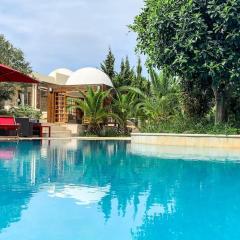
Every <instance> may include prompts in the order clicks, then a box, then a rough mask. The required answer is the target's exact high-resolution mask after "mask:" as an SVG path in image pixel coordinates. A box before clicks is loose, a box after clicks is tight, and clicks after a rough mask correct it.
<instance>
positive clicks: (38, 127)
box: [33, 124, 51, 138]
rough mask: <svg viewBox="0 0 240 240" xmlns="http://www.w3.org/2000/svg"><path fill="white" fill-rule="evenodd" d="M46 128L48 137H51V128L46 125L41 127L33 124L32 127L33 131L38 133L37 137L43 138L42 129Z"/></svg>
mask: <svg viewBox="0 0 240 240" xmlns="http://www.w3.org/2000/svg"><path fill="white" fill-rule="evenodd" d="M44 128H47V129H48V137H49V138H50V137H51V126H47V125H41V124H34V125H33V130H37V131H38V132H39V137H40V138H42V137H43V129H44Z"/></svg>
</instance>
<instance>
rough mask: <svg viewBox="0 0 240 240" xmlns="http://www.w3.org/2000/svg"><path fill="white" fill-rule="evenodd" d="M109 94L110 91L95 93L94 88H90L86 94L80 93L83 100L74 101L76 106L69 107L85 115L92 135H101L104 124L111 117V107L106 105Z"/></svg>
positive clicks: (97, 91)
mask: <svg viewBox="0 0 240 240" xmlns="http://www.w3.org/2000/svg"><path fill="white" fill-rule="evenodd" d="M109 93H110V92H109V91H102V90H96V91H94V90H93V89H92V88H88V89H87V92H86V93H84V92H82V91H80V94H81V97H82V98H81V99H74V102H75V104H74V105H70V106H68V107H69V108H75V109H80V110H81V111H82V112H83V113H84V118H85V119H87V123H88V131H89V132H90V133H93V134H96V135H99V134H100V131H101V129H102V126H103V124H104V122H105V121H106V120H107V118H108V117H109V115H111V114H110V113H109V110H110V109H109V106H106V105H105V103H106V101H107V98H108V97H109Z"/></svg>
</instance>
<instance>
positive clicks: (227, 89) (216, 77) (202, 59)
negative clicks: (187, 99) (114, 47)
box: [131, 0, 240, 123]
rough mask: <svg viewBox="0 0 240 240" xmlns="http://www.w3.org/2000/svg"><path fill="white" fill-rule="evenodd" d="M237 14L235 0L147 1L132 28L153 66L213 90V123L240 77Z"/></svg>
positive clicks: (219, 118)
mask: <svg viewBox="0 0 240 240" xmlns="http://www.w3.org/2000/svg"><path fill="white" fill-rule="evenodd" d="M239 14H240V2H239V0H221V1H220V0H210V1H204V0H200V1H199V0H179V1H174V0H146V1H145V7H144V8H143V10H142V12H141V13H140V14H139V15H138V16H137V17H136V18H135V22H134V24H133V25H132V26H131V28H132V29H133V31H135V32H136V33H137V35H138V49H139V50H140V51H141V52H142V53H143V54H146V55H147V56H148V58H149V62H150V63H151V64H153V65H154V66H156V67H158V68H162V67H168V68H169V69H170V71H171V72H172V74H174V75H177V76H179V77H180V79H181V81H182V83H183V84H184V83H185V82H189V81H193V82H197V83H198V84H195V85H196V86H199V85H200V86H201V85H204V86H208V87H209V88H211V89H212V93H213V95H214V100H215V106H216V114H215V122H216V123H220V122H223V121H224V120H225V113H226V101H227V99H228V96H229V95H231V90H232V88H234V87H235V86H236V84H237V83H238V82H239V78H240V63H239V59H240V32H239V28H240V18H239Z"/></svg>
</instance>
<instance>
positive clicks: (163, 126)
mask: <svg viewBox="0 0 240 240" xmlns="http://www.w3.org/2000/svg"><path fill="white" fill-rule="evenodd" d="M141 131H142V132H148V133H149V132H154V133H185V134H224V135H234V134H239V133H240V129H239V128H236V127H234V126H232V125H231V124H218V125H215V124H214V123H213V122H212V121H208V120H207V119H200V120H197V119H187V118H184V117H175V118H174V119H171V120H169V121H166V122H158V123H156V122H146V123H144V124H143V126H142V128H141Z"/></svg>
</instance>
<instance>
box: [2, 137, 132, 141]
mask: <svg viewBox="0 0 240 240" xmlns="http://www.w3.org/2000/svg"><path fill="white" fill-rule="evenodd" d="M64 139H65V140H71V139H77V140H83V141H131V138H130V137H66V138H46V137H44V138H39V137H32V138H22V137H11V138H9V137H0V142H1V141H2V142H4V141H16V140H17V141H18V140H21V141H31V140H64Z"/></svg>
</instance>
